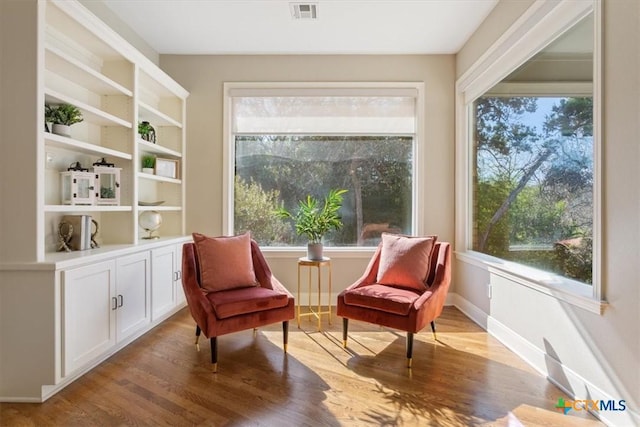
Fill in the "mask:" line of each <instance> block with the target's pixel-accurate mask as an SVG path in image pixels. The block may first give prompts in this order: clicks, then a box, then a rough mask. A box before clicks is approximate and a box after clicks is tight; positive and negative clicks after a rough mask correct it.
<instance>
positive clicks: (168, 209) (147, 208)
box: [138, 206, 182, 212]
mask: <svg viewBox="0 0 640 427" xmlns="http://www.w3.org/2000/svg"><path fill="white" fill-rule="evenodd" d="M138 210H139V211H140V212H142V211H165V212H171V211H173V212H180V211H181V210H182V208H181V207H180V206H138Z"/></svg>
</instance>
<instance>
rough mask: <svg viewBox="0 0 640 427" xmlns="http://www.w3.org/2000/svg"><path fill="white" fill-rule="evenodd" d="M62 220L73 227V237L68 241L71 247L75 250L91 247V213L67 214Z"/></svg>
mask: <svg viewBox="0 0 640 427" xmlns="http://www.w3.org/2000/svg"><path fill="white" fill-rule="evenodd" d="M61 221H62V222H65V223H67V224H69V225H70V226H71V227H72V232H71V237H70V239H69V241H68V242H67V245H68V246H69V249H71V250H73V251H84V250H86V249H91V216H90V215H65V216H63V217H62V220H61Z"/></svg>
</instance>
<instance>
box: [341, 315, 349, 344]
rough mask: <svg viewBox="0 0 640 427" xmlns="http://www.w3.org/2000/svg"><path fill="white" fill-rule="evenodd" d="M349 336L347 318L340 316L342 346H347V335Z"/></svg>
mask: <svg viewBox="0 0 640 427" xmlns="http://www.w3.org/2000/svg"><path fill="white" fill-rule="evenodd" d="M348 336H349V319H347V318H346V317H343V318H342V347H344V348H347V337H348Z"/></svg>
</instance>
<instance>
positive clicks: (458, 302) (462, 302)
mask: <svg viewBox="0 0 640 427" xmlns="http://www.w3.org/2000/svg"><path fill="white" fill-rule="evenodd" d="M449 296H451V297H452V299H453V301H454V303H453V305H454V306H455V307H456V308H457V309H458V310H460V311H461V312H463V313H464V314H465V315H466V316H467V317H468V318H469V319H471V320H473V321H474V322H475V323H477V324H478V325H479V326H480V327H481V328H482V329H484V330H485V331H486V330H487V319H488V317H489V316H488V315H487V313H485V312H484V311H482V310H481V309H479V308H478V307H476V306H475V305H473V304H472V303H471V302H469V301H468V300H466V299H464V298H463V297H461V296H460V295H458V294H456V293H453V294H451V293H450V294H449V295H448V296H447V298H448V297H449Z"/></svg>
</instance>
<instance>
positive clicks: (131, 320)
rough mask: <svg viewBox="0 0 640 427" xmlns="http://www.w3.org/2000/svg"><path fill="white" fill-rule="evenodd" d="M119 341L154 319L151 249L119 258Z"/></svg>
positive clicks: (117, 297)
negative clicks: (150, 291)
mask: <svg viewBox="0 0 640 427" xmlns="http://www.w3.org/2000/svg"><path fill="white" fill-rule="evenodd" d="M116 272H117V273H116V278H117V279H116V288H117V295H116V302H117V305H118V309H117V311H116V315H117V325H118V333H117V339H118V341H120V340H122V339H124V338H127V337H128V336H130V335H131V334H133V333H134V332H136V331H138V330H140V329H142V328H143V327H145V326H146V325H148V324H149V322H151V310H150V303H151V298H150V293H149V284H150V282H151V280H150V277H149V276H150V274H151V268H150V255H149V252H148V251H145V252H140V253H137V254H133V255H128V256H125V257H121V258H118V260H117V262H116Z"/></svg>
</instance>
